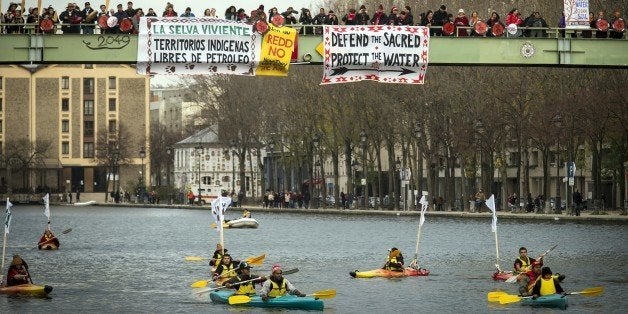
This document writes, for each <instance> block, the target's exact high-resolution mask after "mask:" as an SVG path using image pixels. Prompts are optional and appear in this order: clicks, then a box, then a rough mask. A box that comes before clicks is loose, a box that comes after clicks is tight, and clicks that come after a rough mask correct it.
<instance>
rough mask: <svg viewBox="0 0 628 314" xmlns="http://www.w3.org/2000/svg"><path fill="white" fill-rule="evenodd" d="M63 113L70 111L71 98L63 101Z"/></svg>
mask: <svg viewBox="0 0 628 314" xmlns="http://www.w3.org/2000/svg"><path fill="white" fill-rule="evenodd" d="M61 111H70V99H69V98H62V99H61Z"/></svg>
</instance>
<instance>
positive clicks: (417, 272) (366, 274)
mask: <svg viewBox="0 0 628 314" xmlns="http://www.w3.org/2000/svg"><path fill="white" fill-rule="evenodd" d="M429 274H430V271H429V270H427V269H425V268H419V269H415V268H410V267H406V268H404V270H403V271H394V270H387V269H381V268H378V269H373V270H367V271H358V270H355V271H352V272H350V273H349V275H351V277H354V278H374V277H383V278H401V277H414V276H427V275H429Z"/></svg>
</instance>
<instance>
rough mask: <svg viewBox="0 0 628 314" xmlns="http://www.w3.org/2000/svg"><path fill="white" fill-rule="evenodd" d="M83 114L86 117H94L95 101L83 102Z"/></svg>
mask: <svg viewBox="0 0 628 314" xmlns="http://www.w3.org/2000/svg"><path fill="white" fill-rule="evenodd" d="M83 114H84V115H86V116H93V115H94V101H93V100H85V101H84V102H83Z"/></svg>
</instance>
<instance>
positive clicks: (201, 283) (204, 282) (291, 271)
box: [190, 268, 299, 288]
mask: <svg viewBox="0 0 628 314" xmlns="http://www.w3.org/2000/svg"><path fill="white" fill-rule="evenodd" d="M233 271H234V270H230V271H228V272H227V273H230V272H233ZM298 271H299V269H298V268H294V269H288V270H286V271H284V272H283V274H284V275H290V274H294V273H296V272H298ZM227 273H225V274H227ZM223 275H224V274H223ZM221 277H222V275H221V276H219V277H218V278H221ZM211 281H212V279H208V280H199V281H195V282H193V283H192V284H191V285H190V287H192V288H205V287H207V285H208V284H209V283H210V282H211Z"/></svg>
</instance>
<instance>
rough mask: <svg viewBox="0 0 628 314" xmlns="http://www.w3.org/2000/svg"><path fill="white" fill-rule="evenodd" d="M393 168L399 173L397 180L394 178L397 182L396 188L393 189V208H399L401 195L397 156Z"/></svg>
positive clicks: (399, 163)
mask: <svg viewBox="0 0 628 314" xmlns="http://www.w3.org/2000/svg"><path fill="white" fill-rule="evenodd" d="M395 170H396V171H397V174H398V175H399V176H398V178H399V180H398V181H397V180H395V181H396V182H399V183H398V184H395V185H396V190H397V191H395V197H394V199H395V206H394V208H395V209H399V201H400V197H399V196H400V195H401V160H399V157H397V161H395Z"/></svg>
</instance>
